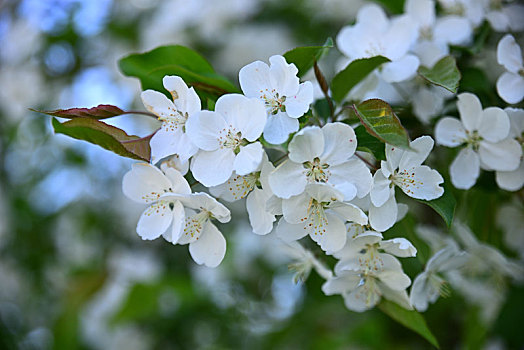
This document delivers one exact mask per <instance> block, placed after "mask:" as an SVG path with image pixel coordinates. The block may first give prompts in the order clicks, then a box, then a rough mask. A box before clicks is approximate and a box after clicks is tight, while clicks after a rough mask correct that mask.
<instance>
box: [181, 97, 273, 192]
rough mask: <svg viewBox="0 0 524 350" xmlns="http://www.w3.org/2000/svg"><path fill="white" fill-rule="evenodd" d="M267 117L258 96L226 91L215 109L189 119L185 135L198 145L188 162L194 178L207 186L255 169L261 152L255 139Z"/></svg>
mask: <svg viewBox="0 0 524 350" xmlns="http://www.w3.org/2000/svg"><path fill="white" fill-rule="evenodd" d="M266 118H267V117H266V111H265V109H264V105H263V104H262V102H260V101H259V100H258V99H256V98H247V97H245V96H243V95H239V94H228V95H223V96H221V97H220V98H219V99H218V100H217V102H216V105H215V111H214V112H211V111H201V112H199V113H197V114H195V115H194V116H193V117H192V118H190V119H188V121H187V124H186V130H187V134H188V135H189V137H190V138H191V140H192V141H193V143H194V144H195V145H196V146H197V147H198V148H200V151H199V152H198V153H197V154H196V155H195V156H193V161H192V162H191V172H192V173H193V176H194V177H195V179H196V180H198V181H199V182H201V183H202V184H203V185H204V186H208V187H209V186H216V185H220V184H222V183H224V182H226V181H227V179H229V178H230V177H231V174H232V173H233V171H235V172H236V173H237V174H238V175H247V174H249V173H251V172H253V171H255V170H256V169H257V168H258V166H259V165H260V162H261V161H262V155H263V153H264V151H263V149H262V144H260V142H258V141H257V142H255V141H256V140H257V139H258V138H259V137H260V135H261V134H262V130H263V129H264V125H265V123H266Z"/></svg>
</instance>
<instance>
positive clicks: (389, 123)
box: [353, 99, 409, 149]
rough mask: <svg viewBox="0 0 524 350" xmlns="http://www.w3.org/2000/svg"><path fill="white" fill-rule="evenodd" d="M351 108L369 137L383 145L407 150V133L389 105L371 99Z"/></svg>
mask: <svg viewBox="0 0 524 350" xmlns="http://www.w3.org/2000/svg"><path fill="white" fill-rule="evenodd" d="M353 108H354V109H355V112H356V113H357V116H358V118H359V119H360V122H361V123H362V125H364V127H365V128H366V130H367V131H368V132H369V133H370V134H371V135H373V136H375V137H376V138H378V139H379V140H381V141H382V142H384V143H388V144H390V145H393V146H397V147H401V148H404V149H409V136H408V132H407V131H406V129H404V127H403V126H402V124H401V123H400V120H399V119H398V117H397V116H396V115H395V113H394V112H393V109H392V108H391V106H390V105H389V104H387V103H386V102H384V101H382V100H379V99H371V100H366V101H364V102H362V103H360V104H358V105H353Z"/></svg>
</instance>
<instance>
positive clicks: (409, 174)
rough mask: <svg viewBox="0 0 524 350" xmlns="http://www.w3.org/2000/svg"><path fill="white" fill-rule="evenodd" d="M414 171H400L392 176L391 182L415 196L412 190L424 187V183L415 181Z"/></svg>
mask: <svg viewBox="0 0 524 350" xmlns="http://www.w3.org/2000/svg"><path fill="white" fill-rule="evenodd" d="M413 170H414V169H411V171H410V170H409V169H403V170H400V169H399V170H398V171H395V173H393V174H392V175H391V176H390V180H391V182H392V183H394V184H395V185H397V186H399V187H401V188H403V189H404V191H405V192H406V194H408V195H409V194H413V190H412V188H417V187H419V186H423V185H424V183H423V182H422V181H417V180H416V179H415V172H414V171H413Z"/></svg>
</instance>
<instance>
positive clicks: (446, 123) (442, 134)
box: [435, 117, 466, 147]
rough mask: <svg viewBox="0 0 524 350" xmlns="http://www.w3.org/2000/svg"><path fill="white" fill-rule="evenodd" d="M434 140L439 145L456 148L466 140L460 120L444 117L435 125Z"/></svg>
mask: <svg viewBox="0 0 524 350" xmlns="http://www.w3.org/2000/svg"><path fill="white" fill-rule="evenodd" d="M435 139H436V140H437V143H438V144H439V145H443V146H447V147H457V146H458V145H460V144H462V143H464V140H466V130H465V129H464V126H462V123H461V122H460V120H458V119H456V118H451V117H444V118H442V119H440V120H439V121H438V122H437V125H435Z"/></svg>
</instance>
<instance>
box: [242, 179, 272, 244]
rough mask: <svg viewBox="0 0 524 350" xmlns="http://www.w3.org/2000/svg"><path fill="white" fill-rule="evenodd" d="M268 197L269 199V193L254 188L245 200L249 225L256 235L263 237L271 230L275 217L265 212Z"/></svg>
mask: <svg viewBox="0 0 524 350" xmlns="http://www.w3.org/2000/svg"><path fill="white" fill-rule="evenodd" d="M269 197H271V192H269V191H263V190H260V189H258V188H255V189H254V190H253V192H251V193H250V194H249V196H247V199H246V208H247V214H248V216H249V223H250V224H251V227H252V228H253V232H254V233H256V234H257V235H265V234H268V233H269V232H271V230H273V222H275V220H276V219H275V215H272V214H270V213H268V212H267V211H266V202H267V200H268V199H269Z"/></svg>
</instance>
